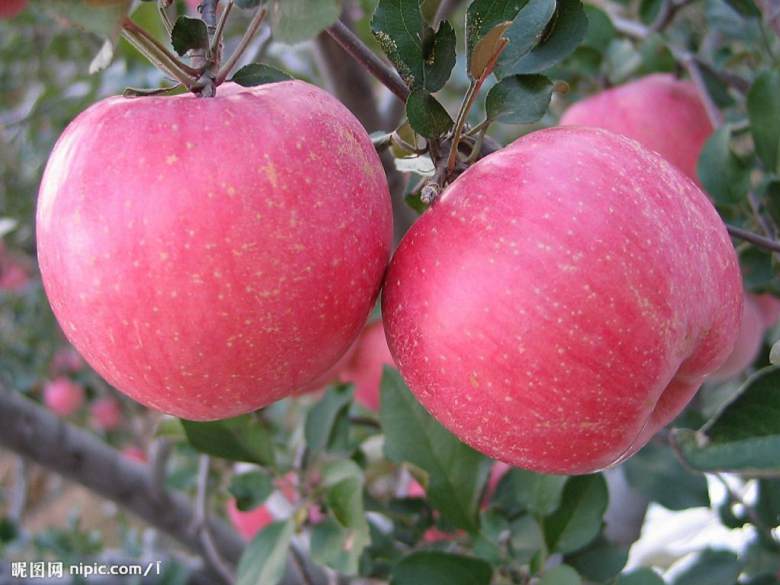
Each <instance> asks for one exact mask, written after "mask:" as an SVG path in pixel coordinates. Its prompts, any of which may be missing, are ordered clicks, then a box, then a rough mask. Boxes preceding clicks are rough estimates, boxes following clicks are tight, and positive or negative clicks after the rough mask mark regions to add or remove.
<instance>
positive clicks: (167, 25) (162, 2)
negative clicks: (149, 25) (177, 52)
mask: <svg viewBox="0 0 780 585" xmlns="http://www.w3.org/2000/svg"><path fill="white" fill-rule="evenodd" d="M167 8H168V3H167V2H166V0H157V10H158V12H159V14H160V20H161V21H162V24H163V28H164V29H165V34H167V35H168V36H169V37H170V36H171V32H172V31H173V23H172V22H171V19H170V18H169V17H168V10H167Z"/></svg>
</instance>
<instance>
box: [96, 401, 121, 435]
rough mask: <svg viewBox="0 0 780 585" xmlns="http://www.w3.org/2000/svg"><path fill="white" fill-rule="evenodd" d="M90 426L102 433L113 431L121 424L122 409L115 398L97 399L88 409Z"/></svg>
mask: <svg viewBox="0 0 780 585" xmlns="http://www.w3.org/2000/svg"><path fill="white" fill-rule="evenodd" d="M89 413H90V415H91V419H92V425H93V426H94V427H95V428H96V429H100V430H103V431H113V430H114V429H116V428H117V427H119V425H120V424H122V407H121V406H120V405H119V402H117V400H116V399H115V398H111V397H110V396H105V397H103V398H98V399H97V400H95V402H93V403H92V405H91V406H90V407H89Z"/></svg>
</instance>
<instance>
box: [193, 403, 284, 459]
mask: <svg viewBox="0 0 780 585" xmlns="http://www.w3.org/2000/svg"><path fill="white" fill-rule="evenodd" d="M181 424H182V426H183V427H184V433H185V434H186V435H187V440H188V441H189V442H190V445H192V446H193V447H194V448H195V449H197V450H198V451H200V452H201V453H206V454H207V455H213V456H214V457H221V458H223V459H229V460H231V461H246V462H248V463H259V464H260V465H271V466H273V465H274V450H273V440H272V438H271V435H270V433H269V432H268V430H267V429H266V428H265V426H264V425H263V423H262V421H260V420H259V419H258V418H257V417H255V416H253V415H251V414H245V415H243V416H238V417H236V418H228V419H225V420H217V421H211V422H194V421H188V420H183V419H182V421H181Z"/></svg>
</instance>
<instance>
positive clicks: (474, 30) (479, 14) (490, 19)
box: [466, 0, 555, 69]
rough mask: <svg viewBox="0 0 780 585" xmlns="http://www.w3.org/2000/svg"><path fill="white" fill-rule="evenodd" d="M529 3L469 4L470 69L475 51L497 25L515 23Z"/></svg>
mask: <svg viewBox="0 0 780 585" xmlns="http://www.w3.org/2000/svg"><path fill="white" fill-rule="evenodd" d="M527 2H528V0H474V1H473V2H472V3H471V4H469V8H468V10H467V11H466V56H467V59H468V68H469V69H471V58H472V55H473V54H474V49H475V48H476V46H477V45H478V44H479V42H480V41H481V40H482V39H483V38H484V37H485V36H486V35H487V34H489V33H490V32H491V31H494V30H495V28H496V26H497V25H499V24H501V23H503V22H511V21H513V20H514V19H515V17H516V16H517V13H518V12H519V11H520V9H521V8H522V7H523V6H524V5H525V4H526V3H527ZM554 8H555V3H554V2H553V9H554ZM550 15H552V10H551V11H550Z"/></svg>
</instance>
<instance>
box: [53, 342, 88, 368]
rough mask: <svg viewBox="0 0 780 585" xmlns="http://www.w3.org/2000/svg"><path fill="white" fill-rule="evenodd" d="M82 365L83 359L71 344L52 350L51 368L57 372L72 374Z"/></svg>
mask: <svg viewBox="0 0 780 585" xmlns="http://www.w3.org/2000/svg"><path fill="white" fill-rule="evenodd" d="M83 367H84V360H82V359H81V356H80V355H79V352H77V351H76V350H75V349H74V348H73V347H72V346H70V345H66V346H64V347H61V348H59V349H58V350H57V351H55V352H54V355H53V356H52V359H51V370H52V372H54V373H57V374H72V373H74V372H78V371H79V370H80V369H81V368H83Z"/></svg>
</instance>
